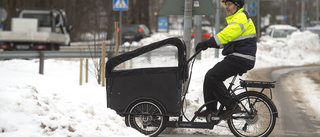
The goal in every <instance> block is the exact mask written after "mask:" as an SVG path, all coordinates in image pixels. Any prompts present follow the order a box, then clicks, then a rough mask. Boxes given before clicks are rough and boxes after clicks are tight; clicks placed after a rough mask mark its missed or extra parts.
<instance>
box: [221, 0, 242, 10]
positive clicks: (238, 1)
mask: <svg viewBox="0 0 320 137" xmlns="http://www.w3.org/2000/svg"><path fill="white" fill-rule="evenodd" d="M228 1H229V2H232V3H233V4H235V5H236V6H237V7H239V9H241V8H243V5H244V0H222V1H221V3H222V4H223V5H224V4H225V3H227V2H228Z"/></svg>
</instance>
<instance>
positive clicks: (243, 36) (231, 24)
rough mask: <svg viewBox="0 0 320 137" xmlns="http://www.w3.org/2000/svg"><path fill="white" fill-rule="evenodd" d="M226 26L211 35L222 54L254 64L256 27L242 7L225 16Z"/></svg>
mask: <svg viewBox="0 0 320 137" xmlns="http://www.w3.org/2000/svg"><path fill="white" fill-rule="evenodd" d="M226 20H227V23H228V26H227V27H226V28H224V29H223V30H222V31H221V32H219V33H218V34H216V35H215V36H213V38H214V40H215V41H216V43H217V45H218V46H219V47H220V48H223V51H222V54H223V55H225V56H227V55H228V56H233V57H236V58H238V59H241V60H244V61H245V62H247V63H248V64H249V65H251V66H252V67H253V66H254V62H255V56H256V51H257V38H256V29H255V26H254V24H253V22H252V20H251V19H250V18H249V14H248V13H247V12H246V11H244V9H243V8H241V9H239V10H238V11H237V12H236V13H235V14H233V15H230V16H228V17H226ZM209 41H210V40H209Z"/></svg>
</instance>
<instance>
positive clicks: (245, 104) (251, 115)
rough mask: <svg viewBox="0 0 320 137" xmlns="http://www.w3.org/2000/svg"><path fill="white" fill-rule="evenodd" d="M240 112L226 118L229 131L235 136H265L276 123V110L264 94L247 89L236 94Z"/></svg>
mask: <svg viewBox="0 0 320 137" xmlns="http://www.w3.org/2000/svg"><path fill="white" fill-rule="evenodd" d="M237 97H238V99H239V101H240V102H241V103H239V106H240V107H241V113H237V114H233V115H232V117H231V118H230V119H229V120H228V126H229V128H230V130H231V132H232V133H233V134H234V135H235V136H237V137H248V136H250V137H267V136H268V135H269V134H270V133H271V132H272V130H273V128H274V126H275V124H276V116H277V112H276V111H277V110H276V108H275V106H274V105H273V103H272V102H271V100H270V99H269V98H268V97H267V96H266V95H264V94H261V93H260V92H256V91H248V92H244V93H241V94H239V95H237Z"/></svg>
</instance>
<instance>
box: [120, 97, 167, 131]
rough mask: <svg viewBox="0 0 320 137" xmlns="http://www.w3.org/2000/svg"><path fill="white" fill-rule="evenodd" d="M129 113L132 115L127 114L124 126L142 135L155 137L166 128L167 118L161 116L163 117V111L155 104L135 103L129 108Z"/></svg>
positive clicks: (148, 102)
mask: <svg viewBox="0 0 320 137" xmlns="http://www.w3.org/2000/svg"><path fill="white" fill-rule="evenodd" d="M129 113H131V114H134V115H130V114H129V115H127V116H126V117H125V123H126V125H127V126H129V127H132V128H134V129H136V130H138V131H139V132H140V133H142V134H144V135H147V136H150V137H156V136H158V135H159V134H160V133H161V132H162V131H163V130H164V129H165V128H166V127H165V123H166V121H167V117H166V116H161V115H164V113H165V111H164V109H163V108H162V107H161V106H160V105H158V104H157V103H155V102H152V101H139V102H136V103H135V104H133V105H132V107H130V109H129ZM139 114H140V115H139Z"/></svg>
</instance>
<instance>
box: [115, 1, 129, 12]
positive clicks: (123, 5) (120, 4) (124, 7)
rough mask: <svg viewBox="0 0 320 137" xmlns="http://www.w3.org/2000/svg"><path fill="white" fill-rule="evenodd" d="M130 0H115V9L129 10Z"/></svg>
mask: <svg viewBox="0 0 320 137" xmlns="http://www.w3.org/2000/svg"><path fill="white" fill-rule="evenodd" d="M128 7H129V1H128V0H113V10H118V11H123V10H128Z"/></svg>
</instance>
